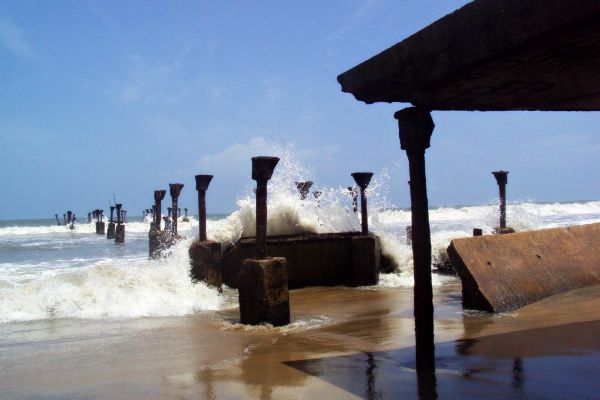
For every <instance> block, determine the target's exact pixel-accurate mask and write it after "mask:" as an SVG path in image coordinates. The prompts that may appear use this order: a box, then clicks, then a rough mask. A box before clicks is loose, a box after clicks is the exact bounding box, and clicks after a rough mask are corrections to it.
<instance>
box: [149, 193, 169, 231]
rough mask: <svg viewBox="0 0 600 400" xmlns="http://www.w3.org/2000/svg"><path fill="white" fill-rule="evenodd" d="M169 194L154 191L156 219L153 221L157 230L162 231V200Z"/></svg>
mask: <svg viewBox="0 0 600 400" xmlns="http://www.w3.org/2000/svg"><path fill="white" fill-rule="evenodd" d="M166 193H167V191H166V190H155V191H154V219H153V221H152V222H153V223H154V227H155V228H156V230H159V231H160V219H161V216H162V208H161V202H162V199H164V198H165V194H166Z"/></svg>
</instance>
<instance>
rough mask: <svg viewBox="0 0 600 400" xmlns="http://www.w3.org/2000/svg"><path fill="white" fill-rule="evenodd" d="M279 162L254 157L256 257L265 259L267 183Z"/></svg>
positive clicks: (276, 159) (267, 158)
mask: <svg viewBox="0 0 600 400" xmlns="http://www.w3.org/2000/svg"><path fill="white" fill-rule="evenodd" d="M278 162H279V158H277V157H252V179H254V180H255V181H256V257H257V258H263V257H265V254H266V246H267V182H268V180H269V179H271V176H272V175H273V170H274V169H275V166H276V165H277V163H278Z"/></svg>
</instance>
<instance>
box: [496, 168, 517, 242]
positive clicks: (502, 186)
mask: <svg viewBox="0 0 600 400" xmlns="http://www.w3.org/2000/svg"><path fill="white" fill-rule="evenodd" d="M492 174H493V175H494V178H496V183H497V184H498V194H499V197H500V226H499V227H498V228H497V229H496V233H500V234H503V233H513V232H514V230H513V229H512V228H507V227H506V184H507V183H508V171H494V172H492Z"/></svg>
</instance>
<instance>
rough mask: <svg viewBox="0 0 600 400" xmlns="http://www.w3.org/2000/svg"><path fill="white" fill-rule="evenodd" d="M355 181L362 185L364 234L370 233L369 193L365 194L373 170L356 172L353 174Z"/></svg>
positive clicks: (361, 204) (359, 185)
mask: <svg viewBox="0 0 600 400" xmlns="http://www.w3.org/2000/svg"><path fill="white" fill-rule="evenodd" d="M350 175H352V177H353V178H354V181H355V182H356V184H357V185H358V187H360V218H361V225H362V234H363V235H368V234H369V216H368V214H367V195H366V194H365V190H366V189H367V186H369V183H370V182H371V177H372V176H373V173H372V172H354V173H352V174H350Z"/></svg>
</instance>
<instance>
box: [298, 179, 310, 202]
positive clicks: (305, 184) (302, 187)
mask: <svg viewBox="0 0 600 400" xmlns="http://www.w3.org/2000/svg"><path fill="white" fill-rule="evenodd" d="M312 185H313V183H312V182H311V181H302V182H296V188H297V189H298V191H299V192H300V200H306V196H308V192H309V191H310V188H311V187H312Z"/></svg>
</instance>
